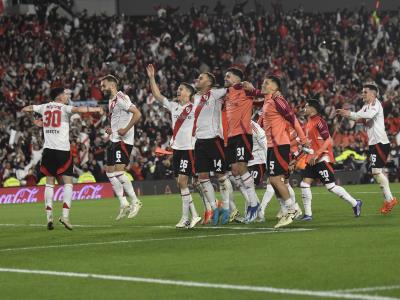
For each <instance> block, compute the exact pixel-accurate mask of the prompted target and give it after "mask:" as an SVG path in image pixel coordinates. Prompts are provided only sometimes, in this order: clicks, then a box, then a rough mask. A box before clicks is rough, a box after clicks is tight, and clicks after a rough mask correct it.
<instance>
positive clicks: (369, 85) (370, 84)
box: [363, 82, 379, 95]
mask: <svg viewBox="0 0 400 300" xmlns="http://www.w3.org/2000/svg"><path fill="white" fill-rule="evenodd" d="M363 88H367V89H370V90H373V91H375V92H376V94H377V95H378V94H379V87H378V85H377V84H376V83H375V82H366V83H364V84H363Z"/></svg>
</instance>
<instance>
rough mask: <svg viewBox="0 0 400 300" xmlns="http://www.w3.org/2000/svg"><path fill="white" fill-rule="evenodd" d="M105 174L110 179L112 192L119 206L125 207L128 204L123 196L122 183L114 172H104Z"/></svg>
mask: <svg viewBox="0 0 400 300" xmlns="http://www.w3.org/2000/svg"><path fill="white" fill-rule="evenodd" d="M106 174H107V177H108V179H109V180H110V183H111V186H112V188H113V190H114V193H115V195H116V196H117V198H118V200H119V204H120V206H121V207H125V206H127V205H129V202H128V200H126V197H125V196H124V188H123V186H122V183H121V182H120V181H119V180H118V179H117V178H116V177H115V174H114V173H106Z"/></svg>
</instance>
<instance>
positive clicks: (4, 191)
mask: <svg viewBox="0 0 400 300" xmlns="http://www.w3.org/2000/svg"><path fill="white" fill-rule="evenodd" d="M44 189H45V187H44V186H43V185H40V186H26V187H12V188H0V205H1V204H16V203H35V202H42V201H44ZM63 195H64V186H62V185H57V186H56V187H55V189H54V201H62V199H63ZM112 197H114V192H113V190H112V187H111V184H110V183H108V182H107V183H81V184H74V189H73V194H72V200H89V199H94V200H96V199H101V198H112Z"/></svg>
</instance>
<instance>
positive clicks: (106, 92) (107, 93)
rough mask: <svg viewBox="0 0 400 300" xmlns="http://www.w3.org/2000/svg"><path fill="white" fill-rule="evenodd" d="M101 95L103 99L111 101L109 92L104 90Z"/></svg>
mask: <svg viewBox="0 0 400 300" xmlns="http://www.w3.org/2000/svg"><path fill="white" fill-rule="evenodd" d="M103 95H104V98H107V99H109V100H111V90H104V92H103Z"/></svg>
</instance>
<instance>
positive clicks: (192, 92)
mask: <svg viewBox="0 0 400 300" xmlns="http://www.w3.org/2000/svg"><path fill="white" fill-rule="evenodd" d="M181 85H183V86H184V87H185V88H187V89H188V91H189V92H190V98H192V97H193V95H194V94H196V90H195V89H194V87H193V86H192V85H191V84H189V83H187V82H181Z"/></svg>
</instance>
